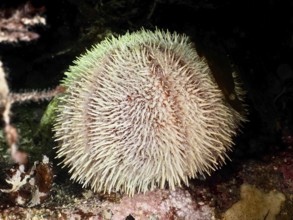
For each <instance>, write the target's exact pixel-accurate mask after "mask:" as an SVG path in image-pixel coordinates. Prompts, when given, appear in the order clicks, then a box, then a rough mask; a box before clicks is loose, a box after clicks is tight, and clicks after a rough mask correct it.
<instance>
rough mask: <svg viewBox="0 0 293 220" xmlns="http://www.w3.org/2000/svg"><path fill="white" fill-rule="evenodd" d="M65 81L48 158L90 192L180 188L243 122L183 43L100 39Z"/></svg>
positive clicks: (217, 159)
mask: <svg viewBox="0 0 293 220" xmlns="http://www.w3.org/2000/svg"><path fill="white" fill-rule="evenodd" d="M66 75H67V78H66V79H65V80H64V81H63V86H64V87H65V89H66V91H65V93H64V94H62V95H61V96H60V97H58V102H59V106H58V111H57V112H58V114H57V119H56V123H55V128H54V130H55V132H56V140H57V141H58V142H59V150H58V157H63V158H64V164H65V165H67V166H69V167H70V173H71V174H72V178H73V179H74V180H76V181H78V182H80V183H83V184H84V186H87V185H90V186H91V187H92V188H93V189H94V190H95V191H106V192H110V191H112V190H116V191H121V192H126V193H127V194H130V195H132V194H134V193H135V192H145V191H147V190H152V189H154V188H155V187H160V188H163V187H166V186H168V187H169V188H170V189H174V188H175V186H178V185H179V186H180V185H181V184H182V183H185V184H187V185H188V181H189V178H194V177H197V176H198V174H206V173H208V174H209V173H210V171H212V170H215V169H216V168H217V167H218V166H219V165H221V164H222V163H223V162H224V159H225V158H226V152H227V150H229V149H230V147H231V145H232V138H233V136H234V135H235V132H236V130H237V128H238V127H239V125H240V123H241V121H243V120H244V117H243V116H241V114H240V113H238V112H237V111H236V110H235V109H233V108H232V107H231V106H230V105H229V104H228V102H226V101H225V97H224V95H223V93H222V91H221V90H220V89H219V87H218V85H217V83H216V81H215V80H214V77H213V75H212V73H211V71H210V69H209V68H208V65H207V64H206V62H205V61H204V60H203V59H201V58H199V56H198V54H197V53H196V50H195V49H194V48H193V46H192V44H191V43H190V41H189V39H188V37H186V36H184V35H178V34H176V33H174V34H170V33H169V32H163V31H159V30H156V31H155V32H150V31H145V30H142V31H139V32H136V33H133V34H126V35H124V36H122V37H119V38H112V39H107V40H105V41H103V42H101V43H100V44H98V45H96V46H95V47H94V48H93V49H92V50H91V51H88V52H87V54H85V55H84V56H82V57H80V58H79V59H77V61H76V62H75V66H72V67H71V68H70V69H69V71H68V72H67V73H66ZM236 90H238V89H236ZM236 95H239V94H237V93H236ZM234 98H235V97H234ZM238 98H241V97H238Z"/></svg>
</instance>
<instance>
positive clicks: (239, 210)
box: [223, 184, 286, 220]
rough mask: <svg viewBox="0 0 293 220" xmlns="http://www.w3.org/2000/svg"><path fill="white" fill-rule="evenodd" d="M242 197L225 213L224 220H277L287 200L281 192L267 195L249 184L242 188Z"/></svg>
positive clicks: (273, 191) (271, 192)
mask: <svg viewBox="0 0 293 220" xmlns="http://www.w3.org/2000/svg"><path fill="white" fill-rule="evenodd" d="M240 196H241V199H240V200H239V201H238V202H237V203H235V204H234V205H233V206H232V207H231V208H230V209H228V210H227V211H226V212H225V213H224V215H223V219H224V220H235V219H241V220H263V219H266V220H275V219H277V218H276V216H277V215H278V214H279V212H280V210H281V205H282V204H283V203H284V201H285V200H286V198H285V195H284V194H283V193H281V192H278V191H275V190H272V191H270V192H269V193H265V192H263V191H261V190H259V189H257V188H256V187H254V186H251V185H248V184H243V185H242V186H241V193H240Z"/></svg>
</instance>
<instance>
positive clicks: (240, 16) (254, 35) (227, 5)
mask: <svg viewBox="0 0 293 220" xmlns="http://www.w3.org/2000/svg"><path fill="white" fill-rule="evenodd" d="M26 2H27V1H22V0H18V1H11V0H1V2H0V10H7V9H8V8H17V7H19V6H21V5H23V4H25V3H26ZM31 3H32V5H33V6H34V7H36V8H40V7H44V9H45V11H44V12H43V15H44V16H45V17H46V20H47V25H46V26H36V27H33V30H34V31H36V32H37V33H39V35H40V38H39V39H38V40H36V41H31V42H19V43H6V44H4V43H1V44H0V59H1V60H2V62H3V64H4V66H5V70H6V72H7V73H8V81H9V85H10V88H11V90H12V91H23V90H32V89H36V90H44V89H49V88H54V87H55V86H56V85H58V84H59V81H60V80H61V79H62V77H63V73H64V71H66V69H67V68H68V66H69V65H71V64H72V61H73V60H74V59H75V57H76V56H78V55H80V54H81V53H83V52H85V50H86V49H90V47H91V45H92V44H94V43H97V42H99V41H100V40H102V39H104V38H105V37H106V36H108V35H109V34H111V33H112V34H115V35H116V34H123V33H125V32H126V31H127V30H129V31H135V30H139V29H140V28H141V27H145V28H148V29H155V27H158V28H163V29H169V30H170V31H177V32H179V33H185V34H187V35H188V36H190V37H191V39H192V41H193V42H195V45H196V47H197V49H198V50H199V52H201V53H202V54H203V55H207V57H208V56H209V54H210V51H212V53H213V54H216V55H215V56H212V57H213V58H214V59H215V62H216V63H218V64H219V65H227V63H228V64H229V65H231V66H232V67H233V69H235V70H237V72H238V73H239V76H240V78H241V79H242V82H243V87H244V88H245V90H246V91H247V101H246V102H247V104H248V106H249V107H248V109H249V116H248V119H249V122H248V123H246V124H245V125H244V127H243V129H242V133H241V134H240V135H239V136H238V137H237V140H236V142H237V145H236V147H235V149H234V151H233V153H232V155H231V156H232V157H238V158H243V157H260V156H262V155H263V154H271V153H274V152H275V151H279V150H282V149H284V148H287V147H289V146H290V145H291V144H292V135H293V123H292V122H293V119H292V107H293V105H292V99H293V62H292V61H293V13H292V12H293V2H292V1H277V0H268V1H252V0H239V1H235V0H224V1H217V0H213V1H212V0H196V1H195V0H194V1H192V0H181V1H179V0H157V1H156V0H153V1H143V0H128V1H126V0H121V1H119V0H110V1H103V0H97V1H94V0H84V1H78V0H60V1H42V0H35V1H31ZM222 57H224V58H225V60H227V61H228V62H227V63H225V64H222V63H221V60H222ZM15 120H16V119H15Z"/></svg>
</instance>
